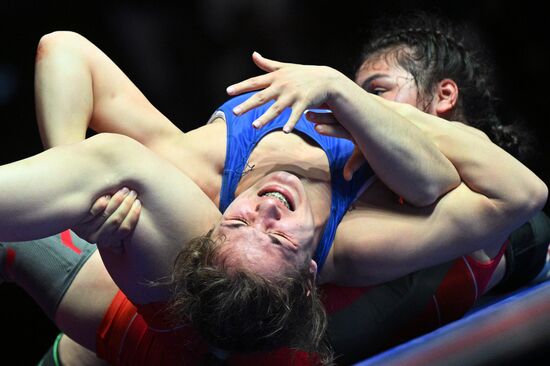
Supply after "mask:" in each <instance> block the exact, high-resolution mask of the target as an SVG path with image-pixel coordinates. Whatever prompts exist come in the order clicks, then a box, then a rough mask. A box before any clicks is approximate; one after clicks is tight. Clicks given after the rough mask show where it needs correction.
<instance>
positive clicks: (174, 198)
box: [101, 138, 221, 303]
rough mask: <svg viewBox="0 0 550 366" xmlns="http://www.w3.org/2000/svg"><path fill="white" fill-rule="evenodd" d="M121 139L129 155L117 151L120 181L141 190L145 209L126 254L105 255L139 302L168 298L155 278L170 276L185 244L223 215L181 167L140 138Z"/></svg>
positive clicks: (105, 252) (126, 289)
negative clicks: (173, 163) (135, 139)
mask: <svg viewBox="0 0 550 366" xmlns="http://www.w3.org/2000/svg"><path fill="white" fill-rule="evenodd" d="M119 140H120V139H119ZM121 142H122V146H119V147H118V148H117V150H120V151H122V152H124V153H125V154H123V153H121V152H117V153H115V154H116V156H114V160H115V163H114V167H116V170H117V171H118V172H119V179H120V180H121V181H120V183H119V184H118V185H120V186H122V185H124V186H127V187H128V188H131V189H134V190H135V191H136V192H137V194H138V197H139V199H140V201H141V202H142V210H141V214H140V218H139V221H138V222H137V225H136V227H135V230H134V231H133V233H132V235H131V237H130V239H129V240H128V241H127V242H126V243H125V245H124V248H123V252H122V254H115V253H113V252H111V251H109V250H102V251H101V256H102V258H103V260H104V262H105V264H106V267H107V270H108V271H109V273H110V274H111V276H112V277H113V279H114V280H115V282H116V283H117V285H118V286H119V287H120V288H121V289H122V290H123V291H124V292H125V294H126V295H127V296H128V298H129V299H131V300H132V301H133V302H134V303H148V302H152V301H163V300H166V299H167V296H168V292H167V289H166V287H164V286H153V287H152V286H150V283H151V282H159V281H160V282H162V281H164V280H166V279H167V278H168V277H169V276H170V274H171V270H172V266H173V263H174V259H175V258H176V256H177V254H178V253H179V251H180V250H181V248H182V246H184V245H185V244H186V243H187V242H188V241H189V240H191V239H192V238H194V237H196V236H199V235H204V234H206V233H207V232H208V230H210V229H211V228H212V227H213V226H214V224H215V223H216V221H217V220H218V219H219V217H220V216H221V214H220V212H219V210H218V209H217V207H216V206H215V205H214V204H213V202H212V201H211V200H210V199H209V198H208V197H207V196H206V195H205V194H204V192H203V191H202V190H201V189H200V188H199V187H198V186H197V185H196V184H195V183H194V182H193V181H192V180H191V179H190V178H189V177H188V176H186V175H185V174H184V173H182V172H181V171H180V170H179V169H177V168H176V167H174V166H173V165H172V164H170V163H169V162H167V161H166V160H164V159H162V158H159V157H158V156H157V155H156V154H154V153H152V152H151V151H150V150H149V149H147V148H146V147H144V146H143V145H141V144H138V143H136V142H135V141H132V140H130V139H124V138H123V139H122V140H121ZM126 144H128V146H125V145H126Z"/></svg>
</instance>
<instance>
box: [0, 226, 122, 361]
mask: <svg viewBox="0 0 550 366" xmlns="http://www.w3.org/2000/svg"><path fill="white" fill-rule="evenodd" d="M0 278H4V279H5V280H8V281H13V282H15V283H16V284H18V285H19V286H21V287H22V288H23V289H24V290H25V291H26V292H27V293H28V294H29V295H30V296H31V297H32V298H33V299H34V300H35V301H36V302H37V304H38V305H39V306H40V307H41V308H42V309H43V310H44V312H45V313H46V314H47V315H48V317H49V318H50V319H51V320H52V321H54V322H55V323H56V325H57V326H58V327H59V328H60V329H61V331H62V332H64V333H67V334H68V335H69V336H71V337H72V338H73V339H74V340H75V341H77V342H79V343H81V344H82V345H84V346H85V347H87V348H88V349H90V350H95V337H96V330H97V328H98V327H99V325H100V323H101V320H102V319H103V315H104V313H105V311H106V309H107V308H108V306H109V304H110V302H111V300H112V299H113V297H114V295H115V293H116V292H117V290H118V289H117V287H116V286H115V284H114V283H113V281H112V280H111V278H110V277H109V276H108V274H107V271H106V269H105V267H104V266H103V263H102V261H101V257H100V256H99V253H98V251H97V250H96V249H95V245H92V244H89V243H87V242H85V241H84V240H82V239H80V238H78V237H77V236H76V235H74V234H72V233H69V232H68V231H67V232H65V233H64V234H62V235H56V236H53V237H49V238H45V239H40V240H35V241H31V242H17V243H2V244H0Z"/></svg>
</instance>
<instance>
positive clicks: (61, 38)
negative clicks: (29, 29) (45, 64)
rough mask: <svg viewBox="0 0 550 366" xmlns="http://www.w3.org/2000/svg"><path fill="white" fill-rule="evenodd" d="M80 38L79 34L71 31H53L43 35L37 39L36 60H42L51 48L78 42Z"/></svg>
mask: <svg viewBox="0 0 550 366" xmlns="http://www.w3.org/2000/svg"><path fill="white" fill-rule="evenodd" d="M82 38H83V37H82V36H81V35H80V34H78V33H76V32H72V31H54V32H51V33H47V34H45V35H43V36H42V37H41V38H40V40H39V41H38V47H37V49H36V62H38V61H40V60H42V59H43V58H44V56H46V55H48V54H49V53H50V52H51V51H52V50H53V49H57V48H59V47H66V46H67V45H72V44H74V43H75V42H80V41H81V40H82Z"/></svg>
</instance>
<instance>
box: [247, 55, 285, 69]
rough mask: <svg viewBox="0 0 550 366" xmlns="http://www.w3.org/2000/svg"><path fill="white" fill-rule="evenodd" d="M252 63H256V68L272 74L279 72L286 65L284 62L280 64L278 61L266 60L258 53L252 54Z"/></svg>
mask: <svg viewBox="0 0 550 366" xmlns="http://www.w3.org/2000/svg"><path fill="white" fill-rule="evenodd" d="M252 61H254V63H255V64H256V66H258V67H259V68H260V69H262V70H263V71H265V72H272V71H276V70H279V69H280V68H281V67H283V66H284V65H285V64H284V63H283V62H278V61H274V60H270V59H268V58H265V57H263V56H262V55H260V54H259V53H258V52H256V51H254V53H252Z"/></svg>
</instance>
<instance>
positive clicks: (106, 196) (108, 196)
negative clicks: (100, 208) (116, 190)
mask: <svg viewBox="0 0 550 366" xmlns="http://www.w3.org/2000/svg"><path fill="white" fill-rule="evenodd" d="M103 197H105V199H107V200H110V199H111V195H110V194H106V195H105V196H103Z"/></svg>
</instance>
